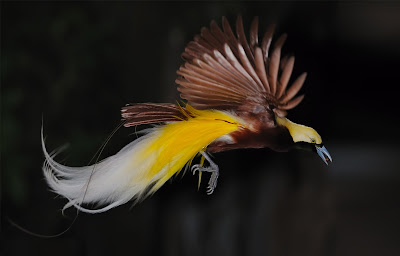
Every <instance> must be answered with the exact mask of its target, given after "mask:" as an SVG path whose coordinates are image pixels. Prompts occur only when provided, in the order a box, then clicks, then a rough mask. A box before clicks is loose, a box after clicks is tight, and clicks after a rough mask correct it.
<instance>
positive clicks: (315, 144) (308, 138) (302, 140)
mask: <svg viewBox="0 0 400 256" xmlns="http://www.w3.org/2000/svg"><path fill="white" fill-rule="evenodd" d="M276 122H277V123H278V124H279V125H281V126H285V127H286V128H287V129H288V130H289V133H290V135H291V136H292V139H293V142H294V143H295V145H296V147H297V148H300V149H305V150H308V149H312V150H313V151H315V152H317V154H318V155H319V156H320V157H321V158H322V160H323V161H324V162H325V163H326V164H329V163H331V162H332V157H331V156H330V154H329V152H328V150H327V149H326V148H325V146H324V145H323V144H322V139H321V136H320V135H319V134H318V132H317V131H316V130H314V129H313V128H311V127H307V126H305V125H301V124H296V123H294V122H292V121H290V120H289V119H287V118H284V117H283V118H282V117H278V116H277V117H276Z"/></svg>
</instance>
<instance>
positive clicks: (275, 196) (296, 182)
mask: <svg viewBox="0 0 400 256" xmlns="http://www.w3.org/2000/svg"><path fill="white" fill-rule="evenodd" d="M237 14H242V15H243V18H244V23H245V28H248V27H249V25H250V22H251V19H252V17H253V16H254V15H258V16H259V17H260V29H261V31H263V30H265V29H266V28H267V26H268V25H269V24H272V23H276V24H277V25H278V27H277V33H278V34H281V33H284V32H287V33H288V35H289V37H288V40H287V42H286V44H285V47H284V50H283V52H284V53H288V54H294V55H295V56H296V63H295V69H294V76H297V75H299V74H301V73H302V72H304V71H307V72H308V77H307V80H306V83H305V86H304V88H303V89H302V92H304V93H305V94H306V98H305V100H304V101H303V103H302V104H301V105H299V106H298V107H297V108H296V109H294V110H292V111H291V112H290V113H289V116H288V117H289V119H291V120H293V121H295V122H297V123H302V124H306V125H308V126H312V127H314V128H315V129H316V130H317V131H318V132H319V133H320V134H321V135H322V137H323V139H324V142H325V145H326V147H327V149H328V150H329V152H330V153H331V155H332V157H333V163H332V164H331V165H330V166H328V167H327V166H325V165H324V163H323V162H322V161H321V159H319V157H318V156H317V155H316V154H313V153H310V152H299V151H296V152H289V153H276V152H272V151H271V150H269V149H261V150H237V151H231V152H225V153H219V154H215V161H216V163H217V164H219V166H220V169H221V176H220V178H219V185H218V187H217V189H216V191H215V193H214V194H213V195H212V196H207V195H206V193H205V187H204V186H202V187H201V188H200V191H199V192H198V191H197V178H196V177H194V176H192V175H186V176H184V177H183V178H180V177H179V178H176V179H174V180H173V181H172V182H171V183H167V184H166V185H165V186H164V187H163V188H161V189H160V190H159V191H158V192H157V193H156V194H155V195H154V196H152V197H150V198H148V199H146V200H145V201H144V202H142V203H140V204H138V205H136V206H134V207H133V208H131V204H130V203H128V204H126V205H123V206H120V207H118V208H116V209H112V210H110V211H109V212H106V213H103V214H97V215H88V214H83V213H80V214H79V217H78V219H77V220H76V222H75V223H74V225H73V226H72V228H71V229H70V230H69V231H68V232H67V233H66V234H64V235H62V236H59V237H57V238H53V239H42V238H37V237H34V236H31V235H28V234H26V233H24V232H22V231H20V230H19V229H17V228H15V227H14V226H12V225H11V224H10V222H9V221H8V219H9V218H10V219H12V220H13V221H15V222H16V223H18V224H19V225H21V226H23V227H24V228H27V229H28V230H30V231H33V232H36V233H39V234H45V235H51V234H57V233H59V232H61V231H63V230H64V229H66V228H67V227H68V226H69V225H70V224H71V223H72V221H73V219H74V216H75V214H76V212H75V211H74V210H73V209H69V210H67V211H66V212H65V215H66V216H62V214H61V211H60V209H61V208H62V207H63V205H64V204H65V203H66V200H65V199H62V198H55V195H54V194H53V193H52V192H49V191H48V188H47V185H46V183H45V181H44V178H43V175H42V172H41V166H42V163H43V160H44V158H43V154H42V151H41V145H40V129H41V125H42V120H43V126H44V133H45V135H46V137H47V140H46V143H47V146H48V148H49V149H51V150H52V149H56V148H58V147H60V146H62V145H65V144H66V143H69V148H68V149H67V150H65V151H64V152H63V153H62V154H61V155H60V156H59V157H58V158H57V159H58V160H59V161H61V162H63V163H67V164H68V165H73V166H74V165H75V166H77V165H85V164H87V163H88V161H89V160H90V158H91V157H92V156H93V155H94V153H95V152H96V150H97V149H98V148H99V147H100V145H101V144H102V142H103V141H104V140H105V139H106V137H107V136H108V134H109V133H110V132H111V131H112V130H113V129H114V127H116V126H117V125H118V124H119V122H120V116H119V110H120V107H121V106H124V105H125V104H126V103H130V102H132V103H133V102H175V101H176V100H177V99H178V94H177V93H176V89H175V88H176V85H175V83H174V80H175V77H176V74H175V71H176V69H178V67H179V65H180V64H182V60H181V58H180V53H181V52H182V51H183V50H184V46H185V44H186V43H188V42H189V41H190V40H191V39H192V38H193V36H194V35H195V34H197V33H199V31H200V28H201V27H202V26H208V24H209V22H210V21H211V20H212V19H215V20H216V21H217V22H218V24H221V17H222V16H227V17H228V19H229V20H230V21H231V23H233V22H234V21H235V19H236V16H237ZM399 46H400V4H399V3H396V2H384V3H379V2H371V1H369V2H363V1H354V2H350V3H346V2H328V3H325V2H283V3H279V2H266V3H259V2H254V3H243V2H217V3H212V2H208V3H200V2H189V3H180V2H174V3H160V2H150V3H134V2H118V3H109V2H83V3H80V2H56V3H50V2H16V3H13V2H2V3H1V244H2V245H1V249H0V253H1V254H2V255H96V256H99V255H193V256H196V255H310V256H312V255H364V256H369V255H400V231H399V230H400V199H399V196H400V186H399V185H400V170H399V164H400V154H399V153H400V150H399V141H400V139H399V117H398V111H399V107H398V90H399V86H400V84H399V67H400V65H399V57H400V47H399ZM133 133H134V129H133V128H132V129H126V128H123V129H120V130H119V131H118V132H117V133H116V134H115V135H114V137H113V138H112V140H111V141H110V142H109V144H108V145H107V147H106V149H105V151H104V153H103V155H102V157H106V156H108V155H111V154H114V153H116V152H117V151H118V150H119V149H120V148H121V147H122V146H124V145H126V144H128V143H129V142H130V141H132V140H133V139H135V138H136V137H135V135H133ZM204 183H205V182H204Z"/></svg>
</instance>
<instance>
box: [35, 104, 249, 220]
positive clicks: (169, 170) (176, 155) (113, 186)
mask: <svg viewBox="0 0 400 256" xmlns="http://www.w3.org/2000/svg"><path fill="white" fill-rule="evenodd" d="M189 110H190V111H191V113H190V114H191V115H190V116H189V117H188V119H187V120H183V121H179V122H172V123H168V124H165V125H162V126H158V127H155V128H152V129H149V131H148V133H147V134H146V135H144V136H142V137H140V138H138V139H136V140H135V141H133V142H131V143H130V144H128V145H127V146H125V147H124V148H123V149H121V150H120V151H119V152H118V153H117V154H115V155H113V156H110V157H108V158H106V159H104V160H102V161H101V162H98V163H96V164H94V165H91V166H84V167H68V166H65V165H62V164H59V163H57V162H56V161H55V160H54V157H55V156H56V153H51V154H49V153H48V152H47V150H46V147H45V143H44V139H43V135H42V147H43V152H44V155H45V162H44V166H43V172H44V175H45V177H46V181H47V183H48V184H49V186H50V188H51V189H52V190H53V191H54V192H55V193H57V194H59V195H61V196H63V197H65V198H67V199H68V200H69V202H68V203H67V204H66V205H65V206H64V209H66V208H68V207H70V206H74V207H76V208H77V209H79V210H81V211H83V212H87V213H100V212H104V211H107V210H109V209H111V208H114V207H116V206H119V205H122V204H124V203H126V202H128V201H129V200H132V199H133V200H136V201H138V200H142V199H144V198H146V197H147V196H148V195H150V194H152V193H154V192H155V191H157V190H158V189H159V188H160V187H161V186H162V185H163V184H164V183H165V182H166V181H167V180H168V179H170V178H171V177H172V176H173V175H174V174H176V173H178V172H179V171H180V170H181V169H182V168H183V167H184V166H185V165H186V164H187V163H188V162H189V163H190V162H191V160H192V159H193V158H194V157H195V156H196V155H197V154H198V153H199V152H201V151H203V150H205V148H206V147H207V146H208V145H209V144H210V143H211V142H212V141H213V140H215V139H217V138H218V137H221V136H223V135H225V134H228V133H231V132H233V131H236V130H238V129H240V128H241V127H242V125H241V124H240V123H239V120H238V119H237V117H235V116H233V115H231V114H228V113H225V112H222V111H212V110H195V109H193V108H190V106H189ZM82 204H96V205H98V206H100V205H102V206H104V207H103V208H99V209H94V210H92V209H87V208H85V207H83V206H82Z"/></svg>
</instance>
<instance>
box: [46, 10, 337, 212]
mask: <svg viewBox="0 0 400 256" xmlns="http://www.w3.org/2000/svg"><path fill="white" fill-rule="evenodd" d="M274 30H275V29H274V26H271V27H270V28H269V29H268V30H267V31H266V32H265V34H264V36H263V38H262V40H261V42H259V38H258V18H257V17H256V18H255V19H254V20H253V22H252V24H251V27H250V37H249V42H248V41H247V38H246V36H245V33H244V28H243V22H242V18H241V17H240V16H239V17H238V19H237V21H236V35H235V34H234V32H233V31H232V28H231V26H230V25H229V22H228V21H227V19H225V17H223V18H222V29H221V28H220V27H219V26H218V25H217V23H216V22H215V21H212V22H211V24H210V28H206V27H203V28H202V29H201V33H200V35H196V36H195V37H194V40H193V41H191V42H189V43H188V45H187V46H186V48H185V51H184V52H183V54H182V58H183V59H184V61H185V63H184V64H183V65H182V66H181V67H180V68H179V70H178V71H177V74H178V78H177V80H176V83H177V84H178V85H179V86H178V91H179V92H180V93H181V94H180V96H181V98H182V99H184V100H186V101H187V103H185V104H183V105H182V106H181V105H179V104H170V103H137V104H131V105H128V106H125V107H123V108H122V118H123V120H124V126H125V127H130V126H137V125H141V124H157V125H156V126H154V127H153V128H150V129H147V130H146V131H145V135H143V136H141V137H140V138H138V139H136V140H134V141H132V142H131V143H130V144H128V145H126V146H125V147H124V148H122V149H121V150H120V151H119V152H118V153H117V154H115V155H113V156H110V157H108V158H106V159H104V160H102V161H100V162H98V163H96V164H94V165H91V166H84V167H68V166H65V165H61V164H60V163H58V162H56V161H55V160H54V157H55V154H49V153H48V152H47V150H46V148H45V144H44V139H43V133H42V147H43V152H44V155H45V162H44V166H43V171H44V175H45V177H46V181H47V183H48V184H49V186H50V188H51V189H52V190H53V191H54V192H55V193H57V194H59V195H61V196H63V197H65V198H67V199H68V200H69V202H68V203H67V204H66V205H65V206H64V209H66V208H68V207H70V206H74V207H76V208H78V209H79V210H80V211H83V212H87V213H99V212H104V211H107V210H109V209H111V208H113V207H116V206H119V205H121V204H124V203H126V202H128V201H130V200H135V201H139V200H142V199H144V198H146V197H147V196H148V195H150V194H152V193H154V192H155V191H157V190H158V189H159V188H160V187H161V186H162V185H163V184H164V183H165V182H166V181H167V180H169V179H170V178H171V177H172V176H173V175H175V174H177V173H179V172H180V171H181V170H182V169H183V168H185V166H186V167H188V166H189V165H191V164H192V161H193V159H194V158H195V157H196V156H197V155H201V159H200V163H199V164H195V165H192V167H191V171H192V172H193V173H195V172H199V175H201V173H202V172H210V173H211V176H210V180H209V181H208V189H207V193H208V194H212V193H213V192H214V190H215V188H216V186H217V180H218V175H219V168H218V166H217V164H215V163H214V162H213V161H212V160H211V159H210V157H209V153H216V152H221V151H226V150H232V149H238V148H264V147H267V148H270V149H272V150H275V151H288V150H289V149H292V148H297V146H296V145H299V144H301V145H303V147H304V145H308V146H309V147H310V148H313V150H314V151H315V152H317V153H318V155H319V156H320V157H321V158H322V160H323V161H324V162H325V163H326V164H328V163H329V162H331V161H332V158H331V156H330V155H329V153H328V151H327V150H326V148H325V147H324V146H323V144H322V139H321V136H320V135H319V134H318V133H317V132H316V131H315V130H314V129H313V128H311V127H307V126H304V125H300V124H296V123H294V122H292V121H290V120H289V119H287V118H286V117H285V116H286V114H287V112H286V111H287V110H289V109H292V108H294V107H296V106H297V105H298V104H299V103H300V102H301V101H302V100H303V97H304V95H301V96H297V97H295V96H296V94H297V93H298V92H299V90H300V89H301V87H302V86H303V83H304V81H305V78H306V73H303V74H302V75H300V76H299V77H298V78H297V79H296V80H294V82H293V83H292V84H291V86H290V87H288V84H289V80H290V77H291V74H292V70H293V65H294V57H293V56H291V57H283V58H282V59H281V49H282V46H283V44H284V42H285V40H286V34H284V35H282V36H280V37H279V38H278V39H277V40H276V41H275V42H274V44H273V47H272V50H271V51H270V46H271V42H272V36H273V33H274ZM205 160H206V161H207V162H208V164H207V166H205V165H204V163H205ZM83 204H97V205H99V206H101V208H97V209H88V208H85V207H84V206H82V205H83Z"/></svg>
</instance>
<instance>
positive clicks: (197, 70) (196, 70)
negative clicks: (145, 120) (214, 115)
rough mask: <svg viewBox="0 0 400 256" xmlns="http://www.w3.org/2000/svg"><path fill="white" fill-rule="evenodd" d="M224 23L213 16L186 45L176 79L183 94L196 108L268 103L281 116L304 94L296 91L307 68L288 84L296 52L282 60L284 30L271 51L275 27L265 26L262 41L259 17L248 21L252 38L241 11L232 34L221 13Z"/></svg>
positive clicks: (262, 105)
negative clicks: (259, 34) (217, 22)
mask: <svg viewBox="0 0 400 256" xmlns="http://www.w3.org/2000/svg"><path fill="white" fill-rule="evenodd" d="M222 28H223V29H222V30H221V29H220V28H219V27H218V25H217V24H216V22H215V21H212V22H211V24H210V28H209V29H208V28H205V27H203V28H202V29H201V33H200V35H196V36H195V37H194V40H193V41H191V42H189V44H188V45H187V47H186V48H185V52H184V53H183V54H182V58H183V59H184V60H185V63H184V64H183V65H182V66H181V67H180V68H179V70H178V71H177V74H178V75H179V77H178V78H177V80H176V83H177V84H178V85H179V86H178V91H180V92H181V98H182V99H185V100H187V101H188V103H189V104H190V105H192V106H194V107H196V108H198V109H208V108H213V109H222V110H226V109H234V110H238V109H241V108H243V106H246V105H248V104H249V103H251V104H250V105H251V106H252V108H253V109H257V106H260V107H265V106H268V107H269V108H270V109H272V110H274V112H275V113H276V114H277V115H279V116H285V115H286V110H288V109H292V108H294V107H296V106H297V105H298V104H299V103H300V102H301V101H302V100H303V95H301V96H297V97H295V96H296V94H297V93H298V92H299V90H300V89H301V87H302V86H303V83H304V80H305V78H306V73H303V74H302V75H300V76H299V77H298V78H297V79H296V80H295V81H294V82H293V84H292V85H291V87H289V88H288V89H287V85H288V82H289V79H290V76H291V74H292V70H293V65H294V57H293V56H292V57H285V58H283V59H281V49H282V46H283V44H284V42H285V39H286V34H284V35H282V36H281V37H279V38H278V40H276V42H275V44H274V47H273V49H272V52H271V54H270V55H269V50H270V45H271V41H272V36H273V33H274V30H275V27H274V26H271V27H270V28H269V29H268V30H267V31H266V33H265V34H264V37H263V39H262V41H261V44H259V39H258V18H257V17H256V18H254V20H253V22H252V24H251V28H250V37H249V40H250V43H248V41H247V39H246V36H245V33H244V28H243V21H242V17H241V16H239V17H238V19H237V21H236V36H235V35H234V33H233V31H232V29H231V26H230V25H229V22H228V21H227V19H226V18H225V17H223V18H222ZM279 74H280V75H279Z"/></svg>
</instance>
